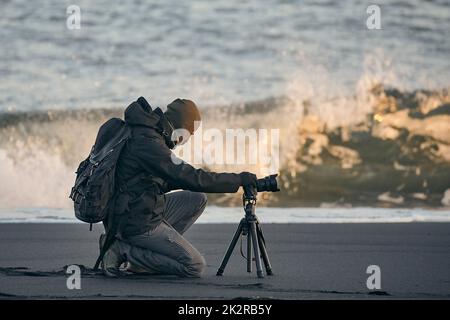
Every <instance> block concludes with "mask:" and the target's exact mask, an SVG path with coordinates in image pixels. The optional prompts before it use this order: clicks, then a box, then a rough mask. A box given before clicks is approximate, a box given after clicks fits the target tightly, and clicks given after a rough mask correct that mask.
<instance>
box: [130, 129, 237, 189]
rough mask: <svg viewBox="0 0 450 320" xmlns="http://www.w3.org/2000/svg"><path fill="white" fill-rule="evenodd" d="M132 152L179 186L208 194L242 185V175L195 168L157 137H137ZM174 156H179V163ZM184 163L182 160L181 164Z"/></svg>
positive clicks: (141, 162)
mask: <svg viewBox="0 0 450 320" xmlns="http://www.w3.org/2000/svg"><path fill="white" fill-rule="evenodd" d="M133 146H134V147H133V149H134V150H132V152H133V153H135V155H136V156H137V158H138V162H139V164H140V165H141V166H142V167H143V168H144V169H145V170H146V171H148V172H149V173H152V174H154V173H156V174H157V175H158V176H159V177H160V178H162V179H165V180H166V181H167V182H168V183H169V184H170V185H173V186H176V187H178V188H180V189H184V190H191V191H197V192H209V193H228V192H231V193H233V192H237V191H238V189H239V187H240V186H241V184H242V180H241V177H240V175H239V174H236V173H215V172H207V171H205V170H202V169H196V168H194V167H193V166H191V165H190V164H188V163H186V162H183V161H182V160H181V159H179V158H176V157H175V155H174V154H173V153H172V151H170V149H169V148H167V146H166V145H165V144H163V143H161V142H159V141H157V140H154V139H149V138H145V137H136V138H135V143H133ZM173 159H177V160H179V161H177V164H176V163H174V161H173ZM180 162H181V163H180Z"/></svg>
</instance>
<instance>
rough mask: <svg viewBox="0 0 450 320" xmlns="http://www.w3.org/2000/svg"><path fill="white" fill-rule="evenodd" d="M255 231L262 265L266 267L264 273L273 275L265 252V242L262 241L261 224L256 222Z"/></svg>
mask: <svg viewBox="0 0 450 320" xmlns="http://www.w3.org/2000/svg"><path fill="white" fill-rule="evenodd" d="M257 232H258V245H259V250H261V255H262V258H263V261H264V265H265V267H266V273H267V275H269V276H272V275H273V272H272V266H271V265H270V260H269V255H268V254H267V249H266V244H265V241H264V235H263V232H262V229H261V226H260V225H259V224H258V223H257Z"/></svg>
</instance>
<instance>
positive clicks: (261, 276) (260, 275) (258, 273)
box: [256, 271, 264, 278]
mask: <svg viewBox="0 0 450 320" xmlns="http://www.w3.org/2000/svg"><path fill="white" fill-rule="evenodd" d="M256 274H257V275H258V278H264V274H263V272H262V271H257V272H256Z"/></svg>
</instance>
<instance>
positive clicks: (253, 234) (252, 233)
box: [249, 221, 264, 278]
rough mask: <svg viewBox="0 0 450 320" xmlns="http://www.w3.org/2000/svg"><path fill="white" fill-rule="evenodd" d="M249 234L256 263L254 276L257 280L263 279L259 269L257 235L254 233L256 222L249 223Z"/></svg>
mask: <svg viewBox="0 0 450 320" xmlns="http://www.w3.org/2000/svg"><path fill="white" fill-rule="evenodd" d="M249 231H250V234H251V235H252V242H253V251H254V252H255V261H256V274H257V275H258V278H264V274H263V271H262V267H261V257H260V255H259V247H258V234H257V233H256V222H255V221H252V222H250V230H249Z"/></svg>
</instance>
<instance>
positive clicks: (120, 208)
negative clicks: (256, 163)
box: [114, 98, 241, 237]
mask: <svg viewBox="0 0 450 320" xmlns="http://www.w3.org/2000/svg"><path fill="white" fill-rule="evenodd" d="M159 120H160V118H159V115H158V114H156V113H155V112H153V111H152V109H151V107H150V105H149V104H148V103H147V101H145V99H144V98H139V99H138V100H137V101H135V102H133V103H132V104H131V105H130V106H128V108H127V109H126V110H125V122H126V123H127V124H128V125H129V126H130V127H131V128H132V137H131V138H130V139H129V140H128V142H127V145H126V146H125V147H124V149H123V151H122V154H121V155H120V158H119V161H118V163H117V171H116V178H117V180H116V183H117V184H118V185H123V184H124V183H126V182H127V181H136V178H135V177H140V178H138V179H137V182H134V183H133V184H130V186H129V187H127V188H126V190H124V192H121V193H119V194H118V195H117V196H116V199H115V200H116V201H115V206H114V207H115V208H114V212H115V213H116V214H126V216H124V217H126V221H125V222H124V224H123V226H122V228H121V229H122V230H121V233H122V236H123V237H129V236H133V235H138V234H142V233H145V232H147V231H148V230H151V229H153V228H155V227H156V226H157V225H158V224H159V223H161V221H162V219H164V208H165V196H164V194H165V193H166V192H168V191H170V190H175V189H184V190H191V191H198V192H209V193H216V192H218V193H222V192H236V191H237V190H238V189H239V186H240V185H241V178H240V176H239V175H238V174H235V173H213V172H206V171H204V170H202V169H195V168H194V167H192V166H191V165H189V164H187V163H185V162H182V161H181V160H180V161H176V163H175V162H174V161H173V159H174V157H175V155H174V154H173V153H172V151H171V150H170V149H169V148H168V147H167V146H166V144H165V142H164V138H163V136H162V135H161V133H160V127H159ZM178 160H179V159H178ZM180 162H181V163H180Z"/></svg>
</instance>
